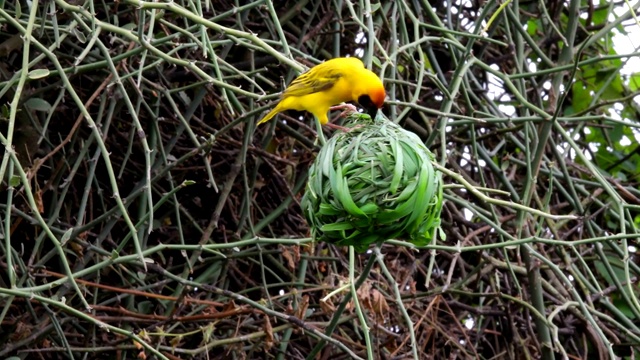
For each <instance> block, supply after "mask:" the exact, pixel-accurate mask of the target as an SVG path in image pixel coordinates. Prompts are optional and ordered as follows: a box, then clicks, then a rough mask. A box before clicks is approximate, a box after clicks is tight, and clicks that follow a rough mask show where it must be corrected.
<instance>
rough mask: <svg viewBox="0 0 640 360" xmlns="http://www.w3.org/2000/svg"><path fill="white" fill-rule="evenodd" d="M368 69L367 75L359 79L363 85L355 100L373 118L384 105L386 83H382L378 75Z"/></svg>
mask: <svg viewBox="0 0 640 360" xmlns="http://www.w3.org/2000/svg"><path fill="white" fill-rule="evenodd" d="M366 71H367V73H366V75H365V76H362V77H361V78H360V79H359V81H361V83H360V84H361V86H360V87H359V89H358V90H359V91H357V92H356V96H354V100H355V101H357V102H358V104H359V105H360V106H362V107H363V108H364V111H365V112H366V113H367V114H369V116H371V118H372V119H373V118H375V117H376V115H377V114H378V109H380V108H381V107H382V105H384V99H385V98H386V97H387V93H386V92H385V91H384V85H382V81H380V78H379V77H378V75H376V74H375V73H373V72H371V71H369V70H366Z"/></svg>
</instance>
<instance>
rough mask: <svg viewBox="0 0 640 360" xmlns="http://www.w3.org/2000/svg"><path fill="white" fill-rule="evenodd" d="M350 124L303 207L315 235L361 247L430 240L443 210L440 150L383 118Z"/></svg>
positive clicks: (314, 172) (319, 167) (330, 145)
mask: <svg viewBox="0 0 640 360" xmlns="http://www.w3.org/2000/svg"><path fill="white" fill-rule="evenodd" d="M348 122H349V125H350V126H351V131H349V132H342V133H338V134H337V135H335V136H334V137H333V138H331V139H330V140H329V141H328V142H327V144H326V145H325V146H324V147H323V148H322V150H321V151H320V153H319V154H318V157H317V158H316V160H315V162H314V163H313V165H312V166H311V169H310V172H309V182H308V184H307V191H306V193H305V195H304V197H303V199H302V209H303V211H304V214H305V216H306V218H307V221H308V222H309V225H310V227H311V232H312V234H313V236H314V238H315V239H316V240H318V241H326V242H329V243H334V244H336V245H352V246H354V247H355V248H356V250H357V251H360V252H362V251H364V250H366V249H367V248H368V247H369V245H371V244H375V243H381V242H383V241H385V240H389V239H401V240H406V241H409V242H411V243H413V244H414V245H417V246H424V245H427V244H429V243H430V242H431V239H432V238H433V236H434V232H435V230H436V229H437V228H438V227H439V225H440V211H441V209H442V179H441V174H440V173H439V172H436V171H435V169H434V168H433V166H432V164H431V161H433V159H434V156H433V154H432V153H431V152H430V151H429V149H427V147H426V146H424V144H423V142H422V141H421V140H420V139H419V138H418V137H417V136H416V135H415V134H413V133H410V132H408V131H406V130H404V129H402V128H401V127H400V126H398V125H396V124H395V123H393V122H391V121H388V120H386V119H383V118H381V117H377V118H376V119H375V120H372V119H371V118H370V117H369V116H368V115H362V114H358V115H354V116H352V117H350V118H349V119H348ZM355 124H358V125H356V126H354V125H355Z"/></svg>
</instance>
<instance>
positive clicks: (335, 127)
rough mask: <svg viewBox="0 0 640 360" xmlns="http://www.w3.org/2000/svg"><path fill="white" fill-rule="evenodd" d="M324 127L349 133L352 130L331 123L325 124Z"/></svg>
mask: <svg viewBox="0 0 640 360" xmlns="http://www.w3.org/2000/svg"><path fill="white" fill-rule="evenodd" d="M325 126H326V127H330V128H332V129H337V130H342V131H344V132H349V131H351V130H353V129H352V128H348V127H344V126H340V125H338V124H334V123H332V122H328V123H326V124H325Z"/></svg>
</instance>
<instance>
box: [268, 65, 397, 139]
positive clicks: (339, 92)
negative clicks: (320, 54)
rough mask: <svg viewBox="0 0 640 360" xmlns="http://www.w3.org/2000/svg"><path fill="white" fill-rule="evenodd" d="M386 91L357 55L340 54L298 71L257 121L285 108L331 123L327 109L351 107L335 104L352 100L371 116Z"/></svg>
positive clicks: (321, 121) (381, 103)
mask: <svg viewBox="0 0 640 360" xmlns="http://www.w3.org/2000/svg"><path fill="white" fill-rule="evenodd" d="M385 97H386V92H385V90H384V85H383V84H382V81H381V80H380V78H379V77H378V75H376V74H375V73H374V72H372V71H371V70H368V69H367V68H365V66H364V64H363V63H362V60H360V59H358V58H356V57H339V58H333V59H331V60H327V61H325V62H323V63H321V64H318V65H316V66H314V67H312V68H311V69H309V71H307V72H305V73H303V74H301V75H300V76H298V77H297V78H296V79H295V80H293V81H292V82H291V84H289V86H288V87H287V88H286V89H285V90H284V92H283V93H282V95H281V97H280V101H279V102H278V104H277V105H276V107H274V108H273V109H272V110H271V111H270V112H269V113H268V114H267V115H265V116H264V117H263V118H262V119H260V121H258V124H263V123H265V122H267V121H269V120H271V119H272V118H273V117H274V116H275V115H276V114H278V113H279V112H282V111H285V110H297V111H303V110H304V111H308V112H310V113H311V114H313V115H314V116H315V117H316V119H318V121H319V122H320V124H321V125H327V124H330V126H332V127H337V128H340V126H337V125H334V124H331V123H329V118H328V117H327V113H328V112H329V110H330V109H334V110H335V109H344V108H349V107H350V108H352V109H355V108H354V107H353V106H350V105H342V106H336V107H334V108H332V107H333V106H335V105H338V104H341V103H343V102H348V101H355V102H357V103H358V104H359V105H360V106H362V107H363V108H364V110H365V111H366V112H367V114H369V116H371V117H372V118H374V117H375V115H376V114H377V113H378V109H380V108H381V107H382V105H383V104H384V100H385Z"/></svg>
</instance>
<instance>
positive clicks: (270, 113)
mask: <svg viewBox="0 0 640 360" xmlns="http://www.w3.org/2000/svg"><path fill="white" fill-rule="evenodd" d="M278 105H280V104H278ZM280 110H282V109H280V106H276V107H274V108H273V110H271V111H269V113H268V114H267V115H265V117H263V118H262V119H260V121H258V125H260V124H262V123H266V122H267V121H269V120H271V119H272V118H273V117H274V116H276V114H277V113H279V112H280Z"/></svg>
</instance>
